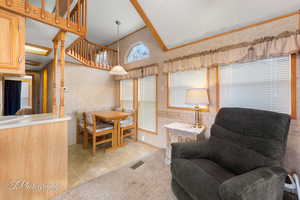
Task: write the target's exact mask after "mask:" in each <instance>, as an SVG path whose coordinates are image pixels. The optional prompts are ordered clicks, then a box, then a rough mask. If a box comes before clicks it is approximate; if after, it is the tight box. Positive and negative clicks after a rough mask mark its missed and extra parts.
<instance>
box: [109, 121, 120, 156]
mask: <svg viewBox="0 0 300 200" xmlns="http://www.w3.org/2000/svg"><path fill="white" fill-rule="evenodd" d="M119 135H120V120H114V131H113V134H112V147H111V148H108V149H106V152H110V151H114V150H116V149H117V148H118V146H119Z"/></svg>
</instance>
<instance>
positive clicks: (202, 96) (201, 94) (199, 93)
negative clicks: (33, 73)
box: [185, 88, 209, 105]
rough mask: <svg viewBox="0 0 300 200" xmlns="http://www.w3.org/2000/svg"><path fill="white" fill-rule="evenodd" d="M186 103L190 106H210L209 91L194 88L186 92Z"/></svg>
mask: <svg viewBox="0 0 300 200" xmlns="http://www.w3.org/2000/svg"><path fill="white" fill-rule="evenodd" d="M185 103H186V104H189V105H208V104H209V100H208V95H207V89H205V88H192V89H188V90H187V91H186V95H185Z"/></svg>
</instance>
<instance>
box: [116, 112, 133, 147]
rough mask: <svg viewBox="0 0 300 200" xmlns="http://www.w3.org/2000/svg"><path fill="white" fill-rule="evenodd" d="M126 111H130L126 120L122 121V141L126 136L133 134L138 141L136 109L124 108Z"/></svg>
mask: <svg viewBox="0 0 300 200" xmlns="http://www.w3.org/2000/svg"><path fill="white" fill-rule="evenodd" d="M124 112H127V113H130V114H131V115H130V116H128V117H127V118H126V119H125V120H122V121H121V122H120V129H121V143H123V141H124V138H126V137H130V136H133V138H134V140H135V141H137V128H136V127H137V126H136V112H135V110H129V109H124Z"/></svg>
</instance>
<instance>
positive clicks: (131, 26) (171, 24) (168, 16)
mask: <svg viewBox="0 0 300 200" xmlns="http://www.w3.org/2000/svg"><path fill="white" fill-rule="evenodd" d="M32 1H36V0H32ZM47 2H48V1H47ZM135 3H136V4H138V6H139V7H140V9H141V10H136V6H134V4H135ZM48 7H49V9H50V10H51V5H48ZM299 8H300V1H299V0H289V1H285V0H251V1H246V0H226V1H217V0H188V1H187V0H163V1H162V0H151V1H149V0H90V1H88V32H87V39H88V40H90V41H92V42H95V43H98V44H102V45H107V44H109V43H111V42H113V41H115V40H117V39H119V38H121V37H123V36H125V35H127V34H129V33H131V32H133V31H135V30H137V29H139V28H141V27H143V26H145V24H147V23H145V22H146V21H145V16H146V18H148V24H147V25H149V22H150V24H151V25H152V26H153V31H154V32H155V33H156V34H157V36H158V38H160V39H161V42H162V43H163V44H164V45H165V46H166V47H167V48H172V47H175V46H178V45H183V44H186V43H188V42H192V41H195V40H199V39H202V38H205V37H207V36H211V35H215V34H217V33H221V32H225V31H228V30H231V29H234V28H237V27H241V26H245V25H248V24H253V23H256V22H260V21H263V20H266V19H270V18H273V17H277V16H280V15H284V14H287V13H290V12H295V11H297V10H298V9H299ZM141 11H142V12H143V13H144V16H142V17H141ZM115 20H120V21H121V23H122V25H121V27H120V37H119V38H117V35H116V25H115ZM26 28H27V31H26V42H29V43H33V44H38V45H41V46H46V47H52V39H53V37H54V36H55V35H56V33H57V32H58V29H56V28H53V27H51V26H48V25H45V24H42V23H39V22H36V21H33V20H30V19H27V27H26ZM76 38H77V36H75V35H73V34H68V35H67V38H66V45H65V46H66V47H68V46H69V45H70V44H71V43H72V42H73V41H74V40H75V39H76ZM156 39H157V38H156ZM27 58H30V59H31V60H34V61H39V62H42V63H43V64H45V63H47V62H49V61H50V59H51V58H52V54H51V55H50V56H48V57H41V56H34V55H27ZM67 60H72V59H71V58H67Z"/></svg>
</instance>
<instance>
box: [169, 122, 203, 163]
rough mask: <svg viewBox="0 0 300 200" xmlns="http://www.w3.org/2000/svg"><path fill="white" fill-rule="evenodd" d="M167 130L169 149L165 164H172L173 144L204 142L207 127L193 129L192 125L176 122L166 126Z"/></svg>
mask: <svg viewBox="0 0 300 200" xmlns="http://www.w3.org/2000/svg"><path fill="white" fill-rule="evenodd" d="M164 127H165V128H166V129H167V134H166V135H167V147H166V155H165V163H166V164H167V165H169V164H170V163H171V151H172V149H171V148H172V147H171V144H172V143H177V142H179V143H184V142H197V141H199V140H204V139H205V136H204V131H205V126H202V127H201V128H193V127H192V125H191V124H186V123H179V122H174V123H171V124H167V125H165V126H164Z"/></svg>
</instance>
